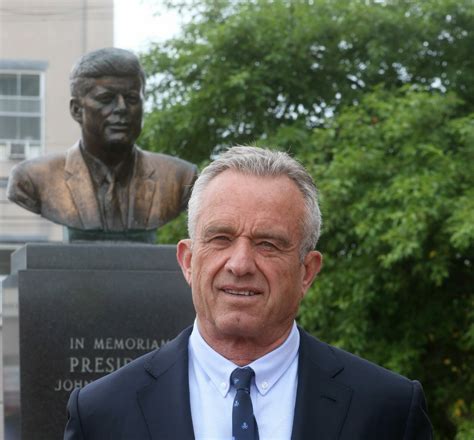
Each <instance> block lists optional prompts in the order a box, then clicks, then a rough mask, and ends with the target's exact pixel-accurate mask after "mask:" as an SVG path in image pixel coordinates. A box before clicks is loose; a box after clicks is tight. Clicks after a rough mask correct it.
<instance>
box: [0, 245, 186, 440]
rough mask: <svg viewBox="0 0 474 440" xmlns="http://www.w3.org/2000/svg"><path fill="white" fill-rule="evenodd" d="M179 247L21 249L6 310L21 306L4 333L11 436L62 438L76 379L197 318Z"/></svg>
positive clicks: (112, 365) (12, 439)
mask: <svg viewBox="0 0 474 440" xmlns="http://www.w3.org/2000/svg"><path fill="white" fill-rule="evenodd" d="M175 252H176V248H175V247H174V246H151V245H138V244H70V245H69V244H28V245H26V246H24V247H23V248H21V249H19V250H18V251H17V252H15V253H14V254H13V256H12V275H11V276H10V277H9V278H7V279H6V280H5V281H4V289H3V296H4V310H6V309H7V310H13V313H10V316H4V331H3V338H4V342H3V345H4V354H5V355H4V373H5V382H4V383H5V385H6V387H5V396H4V403H5V439H6V440H16V439H18V438H20V437H19V432H20V430H21V439H23V440H42V439H45V440H46V439H47V440H54V439H61V438H62V434H63V430H64V425H65V422H66V403H67V399H68V397H69V394H70V392H71V390H72V389H73V388H74V387H76V386H83V385H85V384H86V383H88V382H90V381H92V380H94V379H97V378H99V377H101V376H103V375H105V374H108V373H110V372H112V371H113V370H115V369H117V368H119V367H121V366H122V365H124V364H126V363H127V362H129V361H130V360H131V359H133V358H136V357H138V356H140V355H141V354H144V353H146V352H148V351H151V350H153V349H155V348H158V347H160V346H161V345H162V344H164V343H165V342H166V341H168V340H169V339H171V338H173V337H174V336H176V335H177V334H178V333H179V332H180V331H181V330H182V329H183V328H185V327H186V326H188V325H190V324H192V322H193V319H194V309H193V306H192V301H191V292H190V289H189V287H188V286H187V284H186V282H185V280H184V278H183V276H182V274H181V270H180V269H179V266H178V264H177V262H176V257H175ZM15 300H17V301H18V309H17V310H18V318H16V317H15V316H14V315H15V313H14V310H15V307H14V306H13V307H12V304H14V303H15ZM5 301H6V302H7V307H6V308H5ZM6 345H8V346H9V347H13V349H12V348H10V349H9V351H10V353H5V346H6ZM15 346H16V349H17V350H18V352H17V354H15V353H14V351H15V348H14V347H15ZM18 388H19V389H18Z"/></svg>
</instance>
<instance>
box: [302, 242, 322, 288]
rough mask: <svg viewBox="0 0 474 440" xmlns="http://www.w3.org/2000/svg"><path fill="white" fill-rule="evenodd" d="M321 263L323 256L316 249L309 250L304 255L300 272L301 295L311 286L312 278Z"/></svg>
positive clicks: (316, 273) (319, 268)
mask: <svg viewBox="0 0 474 440" xmlns="http://www.w3.org/2000/svg"><path fill="white" fill-rule="evenodd" d="M322 265H323V256H322V255H321V254H320V253H319V252H318V251H311V252H308V254H307V255H306V256H305V258H304V261H303V266H304V270H303V274H302V280H301V281H302V283H301V287H302V293H303V296H304V295H305V294H306V292H307V291H308V289H309V288H310V287H311V284H312V283H313V281H314V279H315V278H316V276H317V275H318V273H319V271H320V270H321V266H322Z"/></svg>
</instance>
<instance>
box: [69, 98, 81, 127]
mask: <svg viewBox="0 0 474 440" xmlns="http://www.w3.org/2000/svg"><path fill="white" fill-rule="evenodd" d="M69 111H70V112H71V116H72V119H74V120H75V121H76V122H77V123H79V124H81V125H82V104H81V101H80V100H79V98H71V100H70V101H69Z"/></svg>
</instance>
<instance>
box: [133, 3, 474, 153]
mask: <svg viewBox="0 0 474 440" xmlns="http://www.w3.org/2000/svg"><path fill="white" fill-rule="evenodd" d="M170 3H171V4H173V5H174V6H175V7H179V2H176V1H172V2H170ZM184 5H185V6H186V7H187V10H188V11H197V12H196V13H195V15H194V19H193V21H192V22H190V23H189V24H188V25H187V26H185V27H184V29H183V33H182V35H181V36H180V37H179V38H176V39H174V40H170V41H168V42H167V43H166V44H164V45H156V46H154V47H153V48H152V49H151V50H150V51H149V52H148V53H147V54H144V56H143V62H144V65H145V67H146V70H147V72H148V74H149V76H150V78H151V81H150V87H149V96H150V99H151V100H152V103H153V111H152V112H151V113H150V114H149V115H148V117H147V119H146V122H145V129H144V132H143V136H142V138H141V140H140V142H141V144H143V145H144V146H146V147H147V148H149V149H156V150H159V151H166V152H169V153H172V154H177V155H179V156H181V157H184V158H187V159H191V160H193V161H198V162H199V161H200V160H202V159H204V158H207V157H208V156H209V153H210V151H211V150H212V149H213V148H216V147H217V148H219V147H223V146H229V145H232V144H236V143H249V142H253V141H256V140H261V139H265V137H266V136H267V135H268V134H269V133H273V132H275V131H277V130H284V129H287V130H290V131H292V132H294V131H295V130H299V136H300V137H299V139H296V140H292V142H291V144H292V147H293V148H300V147H302V146H303V145H304V141H305V139H306V136H305V133H306V132H307V130H308V129H311V128H314V127H319V126H323V125H324V124H325V122H326V121H327V120H328V118H330V117H331V116H332V115H333V114H334V113H335V112H336V113H337V112H338V111H339V109H340V108H341V107H342V106H343V105H347V104H352V103H354V102H357V101H358V100H360V98H361V96H362V95H363V93H365V92H367V91H368V90H370V88H371V87H372V86H374V85H376V84H380V83H383V84H384V85H385V87H387V88H392V89H393V88H398V87H399V86H401V85H403V84H406V83H410V84H419V85H420V87H423V88H426V89H441V90H443V91H444V90H452V91H456V92H457V93H458V95H459V96H460V97H461V98H463V99H464V102H465V104H466V105H467V106H469V107H470V108H472V107H473V106H474V58H473V57H472V47H474V32H473V31H472V29H474V7H473V3H472V0H424V1H423V2H413V1H411V0H386V1H384V2H380V1H379V2H376V1H362V0H355V1H354V0H353V1H347V0H313V1H311V0H305V1H303V0H274V1H268V0H260V1H258V0H254V1H235V0H234V1H232V0H200V1H199V0H198V1H193V0H190V1H188V2H184Z"/></svg>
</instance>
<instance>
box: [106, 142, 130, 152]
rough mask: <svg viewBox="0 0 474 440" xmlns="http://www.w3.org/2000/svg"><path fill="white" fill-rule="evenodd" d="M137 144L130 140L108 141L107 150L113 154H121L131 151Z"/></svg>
mask: <svg viewBox="0 0 474 440" xmlns="http://www.w3.org/2000/svg"><path fill="white" fill-rule="evenodd" d="M134 144H135V142H133V141H130V139H126V140H125V139H108V140H107V150H108V152H109V153H111V154H117V153H119V154H121V153H125V152H127V151H131V150H132V148H133V145H134Z"/></svg>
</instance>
